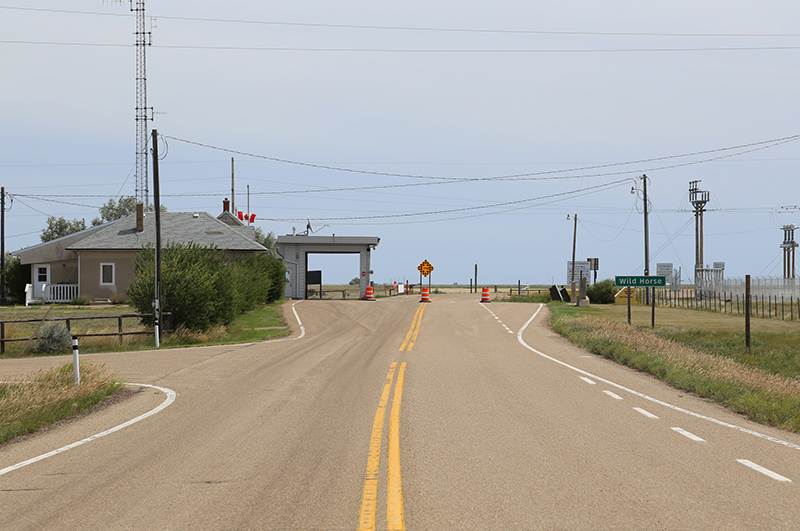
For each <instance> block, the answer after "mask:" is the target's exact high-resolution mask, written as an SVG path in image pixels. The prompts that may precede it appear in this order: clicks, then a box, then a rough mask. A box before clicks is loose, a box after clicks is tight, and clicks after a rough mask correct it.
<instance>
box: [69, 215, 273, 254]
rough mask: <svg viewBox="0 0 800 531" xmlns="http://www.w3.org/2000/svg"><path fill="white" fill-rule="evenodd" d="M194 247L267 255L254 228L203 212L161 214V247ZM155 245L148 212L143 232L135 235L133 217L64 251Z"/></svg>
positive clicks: (121, 248) (100, 229) (119, 248)
mask: <svg viewBox="0 0 800 531" xmlns="http://www.w3.org/2000/svg"><path fill="white" fill-rule="evenodd" d="M190 242H192V243H195V244H197V245H200V246H203V247H211V246H215V247H217V248H219V249H225V250H229V251H251V252H254V251H266V250H267V249H266V248H265V247H264V246H262V245H260V244H259V243H257V242H256V241H255V228H254V227H232V226H230V225H227V224H225V223H223V222H222V221H220V220H219V219H217V218H215V217H214V216H212V215H211V214H208V213H206V212H162V213H161V243H162V245H164V246H166V245H169V244H170V243H190ZM148 243H151V244H152V243H155V214H154V213H152V212H148V213H146V214H145V218H144V230H143V231H142V232H136V214H131V215H129V216H126V217H124V218H122V219H119V220H117V221H114V222H111V223H107V224H106V225H103V226H101V227H99V230H97V231H95V232H92V233H91V234H89V235H88V236H87V237H85V238H82V239H80V241H77V242H75V243H72V244H71V245H69V247H67V249H68V250H71V251H101V250H102V251H125V250H131V251H134V250H140V249H142V248H144V247H145V246H147V244H148Z"/></svg>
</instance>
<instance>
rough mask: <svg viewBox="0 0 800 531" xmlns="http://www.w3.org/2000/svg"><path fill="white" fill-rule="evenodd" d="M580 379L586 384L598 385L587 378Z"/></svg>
mask: <svg viewBox="0 0 800 531" xmlns="http://www.w3.org/2000/svg"><path fill="white" fill-rule="evenodd" d="M580 379H581V380H583V381H584V382H586V383H587V384H589V385H597V383H596V382H595V381H594V380H590V379H589V378H587V377H586V376H581V377H580Z"/></svg>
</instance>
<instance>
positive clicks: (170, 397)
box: [0, 383, 178, 476]
mask: <svg viewBox="0 0 800 531" xmlns="http://www.w3.org/2000/svg"><path fill="white" fill-rule="evenodd" d="M126 385H131V386H139V387H149V388H151V389H156V390H158V391H161V392H162V393H164V394H165V395H166V398H165V399H164V401H163V402H161V404H159V405H158V406H156V407H155V408H153V409H151V410H150V411H148V412H147V413H144V414H142V415H139V416H138V417H136V418H134V419H131V420H129V421H127V422H123V423H122V424H120V425H119V426H114V427H113V428H111V429H108V430H106V431H103V432H100V433H98V434H96V435H92V436H91V437H87V438H86V439H82V440H80V441H78V442H74V443H72V444H68V445H67V446H62V447H61V448H58V449H56V450H53V451H52V452H47V453H46V454H42V455H40V456H37V457H33V458H31V459H28V460H27V461H23V462H21V463H17V464H16V465H11V466H9V467H6V468H3V469H0V476H2V475H4V474H8V473H9V472H13V471H15V470H19V469H20V468H22V467H25V466H28V465H31V464H33V463H38V462H39V461H42V460H44V459H47V458H48V457H53V456H54V455H58V454H61V453H64V452H66V451H67V450H72V449H73V448H77V447H78V446H81V445H84V444H86V443H89V442H92V441H96V440H97V439H99V438H101V437H105V436H106V435H110V434H112V433H114V432H117V431H120V430H122V429H124V428H127V427H128V426H130V425H131V424H136V423H137V422H139V421H140V420H144V419H146V418H148V417H152V416H153V415H155V414H156V413H158V412H159V411H161V410H163V409H164V408H166V407H167V406H169V405H170V404H172V403H173V402H174V401H175V398H176V397H177V396H178V395H177V393H175V391H173V390H172V389H168V388H166V387H158V386H156V385H148V384H137V383H129V384H126Z"/></svg>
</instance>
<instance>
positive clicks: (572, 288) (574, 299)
mask: <svg viewBox="0 0 800 531" xmlns="http://www.w3.org/2000/svg"><path fill="white" fill-rule="evenodd" d="M567 219H569V216H567ZM577 241H578V214H575V229H574V230H573V231H572V275H571V286H570V292H569V298H570V302H576V303H577V302H578V297H577V296H576V295H575V243H576V242H577Z"/></svg>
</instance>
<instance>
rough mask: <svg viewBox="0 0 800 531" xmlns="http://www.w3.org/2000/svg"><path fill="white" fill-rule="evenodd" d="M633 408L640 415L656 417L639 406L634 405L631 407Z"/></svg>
mask: <svg viewBox="0 0 800 531" xmlns="http://www.w3.org/2000/svg"><path fill="white" fill-rule="evenodd" d="M633 410H634V411H636V412H638V413H641V414H642V415H644V416H645V417H647V418H651V419H658V415H653V414H652V413H650V412H649V411H647V410H646V409H642V408H640V407H635V408H633Z"/></svg>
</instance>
